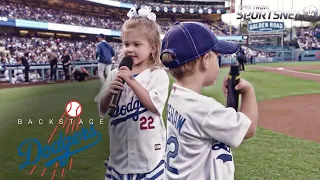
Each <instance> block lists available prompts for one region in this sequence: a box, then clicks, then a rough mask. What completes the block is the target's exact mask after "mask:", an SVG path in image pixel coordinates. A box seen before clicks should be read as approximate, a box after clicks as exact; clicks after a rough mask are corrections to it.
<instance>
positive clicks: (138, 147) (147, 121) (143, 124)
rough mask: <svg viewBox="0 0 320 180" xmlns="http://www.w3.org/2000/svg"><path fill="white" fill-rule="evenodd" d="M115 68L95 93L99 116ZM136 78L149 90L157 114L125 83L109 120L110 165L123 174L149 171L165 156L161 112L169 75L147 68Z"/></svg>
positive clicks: (102, 114) (159, 69) (166, 92)
mask: <svg viewBox="0 0 320 180" xmlns="http://www.w3.org/2000/svg"><path fill="white" fill-rule="evenodd" d="M117 72H118V69H114V70H113V71H111V73H110V74H109V75H108V77H107V80H106V82H105V84H104V86H103V87H102V89H101V91H100V93H99V94H98V95H97V96H96V98H95V101H96V102H98V106H99V114H100V117H101V118H104V117H105V116H106V112H101V108H100V101H101V97H102V96H103V94H104V93H105V92H106V89H107V88H108V87H109V85H110V83H111V82H113V81H114V79H115V77H116V74H117ZM135 80H136V81H137V82H138V83H139V84H140V85H141V86H143V87H144V88H145V89H146V90H148V91H149V96H150V99H151V101H152V102H153V105H154V106H155V107H156V109H157V110H158V113H156V114H155V113H152V112H151V111H149V110H148V109H147V108H145V107H144V106H143V105H142V104H141V102H140V101H139V99H138V97H137V96H136V95H135V93H134V92H133V90H132V89H131V87H129V86H128V85H127V84H125V86H124V90H123V92H122V94H121V97H120V100H119V104H118V107H117V110H116V112H115V114H114V115H113V116H112V117H110V119H109V137H110V157H109V162H108V163H109V165H110V166H111V167H112V168H114V169H115V170H116V171H117V172H119V173H122V174H131V173H132V174H134V173H146V172H150V171H152V170H153V169H154V168H155V167H156V166H157V165H158V164H159V162H160V161H161V160H162V159H163V158H164V156H165V142H166V128H165V125H164V122H163V119H162V112H163V109H164V106H165V103H166V100H167V97H168V89H169V77H168V75H167V73H166V72H165V70H163V69H161V68H157V69H154V70H153V71H151V70H150V69H146V70H144V71H143V72H141V73H140V74H139V75H137V76H136V77H135Z"/></svg>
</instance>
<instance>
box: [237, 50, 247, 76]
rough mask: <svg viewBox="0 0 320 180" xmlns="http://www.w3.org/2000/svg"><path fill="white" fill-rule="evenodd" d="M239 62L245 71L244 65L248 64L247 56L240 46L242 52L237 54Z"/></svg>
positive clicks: (241, 68)
mask: <svg viewBox="0 0 320 180" xmlns="http://www.w3.org/2000/svg"><path fill="white" fill-rule="evenodd" d="M237 60H238V62H239V64H240V70H243V71H244V70H245V69H244V63H245V62H246V55H245V53H244V50H243V49H242V48H241V46H240V50H239V51H238V52H237Z"/></svg>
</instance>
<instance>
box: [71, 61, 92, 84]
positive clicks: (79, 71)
mask: <svg viewBox="0 0 320 180" xmlns="http://www.w3.org/2000/svg"><path fill="white" fill-rule="evenodd" d="M71 74H73V75H74V79H75V80H76V81H80V82H81V81H86V80H87V76H89V72H88V71H87V70H86V69H85V68H84V67H79V66H76V65H72V72H71Z"/></svg>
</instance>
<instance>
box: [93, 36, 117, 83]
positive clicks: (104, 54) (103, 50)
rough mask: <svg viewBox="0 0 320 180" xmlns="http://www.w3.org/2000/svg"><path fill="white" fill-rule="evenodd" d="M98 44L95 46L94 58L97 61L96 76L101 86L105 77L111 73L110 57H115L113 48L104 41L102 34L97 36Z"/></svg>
mask: <svg viewBox="0 0 320 180" xmlns="http://www.w3.org/2000/svg"><path fill="white" fill-rule="evenodd" d="M97 38H98V40H99V43H98V44H97V51H96V58H97V59H98V76H99V78H100V82H101V85H103V84H104V82H105V81H106V79H105V76H104V74H105V75H106V76H108V75H109V73H110V72H111V67H112V57H113V56H114V55H115V53H114V50H113V48H112V47H111V46H110V45H109V44H108V43H107V42H106V40H105V39H104V34H99V35H98V36H97Z"/></svg>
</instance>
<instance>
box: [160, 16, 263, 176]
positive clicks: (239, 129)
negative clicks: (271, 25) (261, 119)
mask: <svg viewBox="0 0 320 180" xmlns="http://www.w3.org/2000/svg"><path fill="white" fill-rule="evenodd" d="M238 49H239V46H238V45H237V44H234V43H230V42H226V41H220V40H218V39H217V37H216V36H215V35H214V34H213V32H212V31H210V29H208V28H207V27H206V26H204V25H203V24H201V23H196V22H184V23H182V22H181V23H179V22H177V23H175V24H174V26H173V27H172V28H171V29H170V30H169V31H168V32H167V33H166V35H165V37H164V39H163V42H162V53H161V61H162V62H163V64H164V65H165V66H166V67H167V68H169V71H170V73H171V74H172V76H173V77H174V78H175V79H176V83H174V84H173V87H172V90H171V94H170V97H169V100H168V109H167V148H166V158H165V165H166V179H169V180H173V179H177V180H178V179H183V180H232V179H234V172H235V167H234V163H233V158H232V153H231V150H230V147H238V146H239V145H240V144H241V142H242V141H243V139H246V138H250V137H252V136H253V135H254V134H255V131H256V127H257V121H258V107H257V102H256V97H255V92H254V89H253V87H252V86H251V84H250V83H249V82H247V81H246V80H244V79H241V80H240V83H239V84H238V85H237V86H236V89H237V90H239V91H240V93H241V95H242V102H241V108H240V112H236V111H235V110H234V109H233V108H225V107H224V106H223V105H222V104H221V103H219V102H217V101H216V100H215V99H213V98H210V97H206V96H203V95H201V88H202V87H205V86H211V85H213V84H214V82H215V80H216V79H217V76H218V73H219V65H218V62H217V57H218V56H219V54H220V53H222V54H232V53H235V52H236V51H238ZM226 85H227V78H225V79H224V82H223V91H224V94H225V95H227V88H226Z"/></svg>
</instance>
